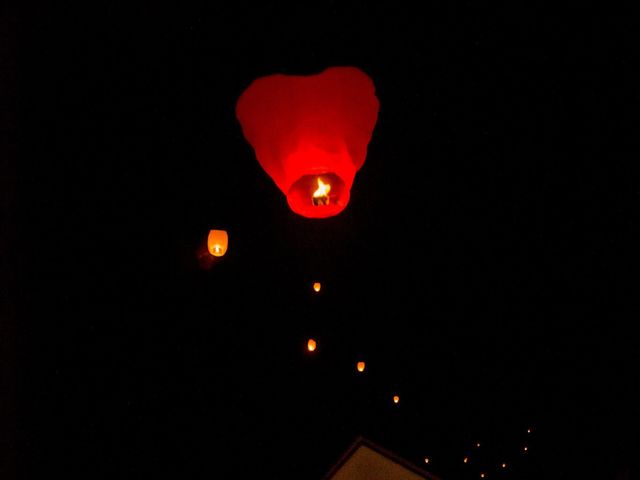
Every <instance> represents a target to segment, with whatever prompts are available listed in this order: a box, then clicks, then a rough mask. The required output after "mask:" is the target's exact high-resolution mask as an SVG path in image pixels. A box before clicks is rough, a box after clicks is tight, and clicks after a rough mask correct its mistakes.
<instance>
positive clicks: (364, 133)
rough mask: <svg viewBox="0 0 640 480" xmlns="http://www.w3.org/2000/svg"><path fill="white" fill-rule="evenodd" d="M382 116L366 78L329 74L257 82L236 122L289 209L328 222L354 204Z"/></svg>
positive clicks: (349, 70)
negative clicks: (356, 186)
mask: <svg viewBox="0 0 640 480" xmlns="http://www.w3.org/2000/svg"><path fill="white" fill-rule="evenodd" d="M378 109H379V103H378V99H377V98H376V96H375V90H374V85H373V82H372V81H371V79H370V78H369V77H368V76H367V75H366V74H365V73H363V72H362V71H361V70H359V69H357V68H354V67H331V68H328V69H326V70H325V71H323V72H322V73H319V74H317V75H308V76H297V75H270V76H267V77H262V78H258V79H257V80H255V81H254V82H253V83H252V84H251V85H250V86H249V87H248V88H247V89H246V90H245V91H244V92H243V93H242V95H241V96H240V98H239V99H238V103H237V106H236V115H237V117H238V120H239V121H240V124H241V126H242V131H243V133H244V136H245V138H246V139H247V141H248V142H249V143H250V144H251V146H253V148H254V150H255V152H256V157H257V159H258V161H259V162H260V165H262V168H264V170H265V171H266V172H267V173H268V174H269V176H271V178H272V179H273V181H274V182H275V183H276V185H277V186H278V188H280V190H282V192H283V193H284V194H285V195H286V197H287V202H288V203H289V206H290V208H291V210H293V211H294V212H296V213H298V214H300V215H302V216H304V217H310V218H326V217H330V216H333V215H336V214H338V213H340V212H341V211H342V210H344V208H345V207H346V206H347V204H348V203H349V196H350V192H351V186H352V185H353V180H354V178H355V174H356V172H357V171H358V170H359V169H360V167H362V165H363V164H364V161H365V158H366V154H367V145H368V144H369V141H370V140H371V133H372V131H373V127H374V126H375V123H376V120H377V117H378Z"/></svg>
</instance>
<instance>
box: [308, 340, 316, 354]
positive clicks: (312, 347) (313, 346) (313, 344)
mask: <svg viewBox="0 0 640 480" xmlns="http://www.w3.org/2000/svg"><path fill="white" fill-rule="evenodd" d="M315 349H316V341H315V340H314V339H313V338H310V339H309V341H308V342H307V350H309V351H310V352H313V351H314V350H315Z"/></svg>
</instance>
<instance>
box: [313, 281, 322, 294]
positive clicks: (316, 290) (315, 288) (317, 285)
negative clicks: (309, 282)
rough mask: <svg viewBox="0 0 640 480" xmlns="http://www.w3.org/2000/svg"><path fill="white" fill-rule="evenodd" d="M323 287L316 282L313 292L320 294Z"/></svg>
mask: <svg viewBox="0 0 640 480" xmlns="http://www.w3.org/2000/svg"><path fill="white" fill-rule="evenodd" d="M321 287H322V285H320V282H315V283H314V284H313V290H314V291H315V292H319V291H320V288H321Z"/></svg>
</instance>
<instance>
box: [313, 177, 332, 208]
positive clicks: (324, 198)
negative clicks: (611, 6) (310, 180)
mask: <svg viewBox="0 0 640 480" xmlns="http://www.w3.org/2000/svg"><path fill="white" fill-rule="evenodd" d="M329 192H331V184H329V183H324V182H323V181H322V179H321V178H320V177H318V188H317V189H316V191H315V192H313V204H314V205H315V206H316V207H317V206H318V205H329Z"/></svg>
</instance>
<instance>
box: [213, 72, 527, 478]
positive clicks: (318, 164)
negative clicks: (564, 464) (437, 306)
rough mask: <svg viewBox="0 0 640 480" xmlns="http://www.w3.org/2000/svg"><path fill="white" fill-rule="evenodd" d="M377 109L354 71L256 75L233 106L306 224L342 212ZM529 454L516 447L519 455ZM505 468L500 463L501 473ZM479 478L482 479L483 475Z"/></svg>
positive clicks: (363, 78)
mask: <svg viewBox="0 0 640 480" xmlns="http://www.w3.org/2000/svg"><path fill="white" fill-rule="evenodd" d="M378 111H379V102H378V99H377V97H376V95H375V89H374V85H373V82H372V81H371V79H370V78H369V77H368V76H367V75H366V74H365V73H363V72H362V71H361V70H359V69H358V68H354V67H331V68H328V69H326V70H325V71H323V72H321V73H319V74H316V75H307V76H296V75H270V76H266V77H261V78H258V79H256V80H254V81H253V82H252V83H251V84H250V85H249V87H248V88H247V89H246V90H245V91H244V92H243V93H242V95H241V96H240V97H239V99H238V102H237V105H236V116H237V118H238V120H239V122H240V125H241V127H242V131H243V134H244V136H245V138H246V140H247V141H248V142H249V144H250V145H251V146H252V147H253V149H254V151H255V155H256V158H257V160H258V162H259V163H260V165H261V166H262V168H263V169H264V170H265V171H266V173H267V174H268V175H269V176H270V177H271V179H272V180H273V181H274V183H275V184H276V185H277V187H278V188H279V189H280V190H281V191H282V193H284V195H285V196H286V199H287V203H288V204H289V207H290V209H291V210H292V211H293V212H295V213H296V214H299V215H301V216H304V217H307V218H327V217H331V216H334V215H337V214H338V213H340V212H342V211H343V210H344V209H345V207H346V206H347V204H348V202H349V199H350V192H351V187H352V185H353V181H354V178H355V175H356V172H357V171H358V170H359V169H360V168H361V167H362V165H363V164H364V161H365V158H366V153H367V147H368V144H369V142H370V140H371V135H372V132H373V128H374V126H375V124H376V121H377V117H378ZM228 246H229V235H228V233H227V231H226V230H223V229H212V230H210V231H209V235H208V238H207V250H208V253H209V254H210V255H211V256H212V257H222V256H224V255H225V254H226V253H227V250H228ZM312 288H313V291H314V292H316V293H319V292H320V290H321V289H322V284H321V283H320V282H314V283H313V285H312ZM317 348H318V343H317V341H316V340H315V339H313V338H309V339H308V340H307V350H308V351H309V352H315V351H316V350H317ZM365 369H366V362H365V361H363V360H357V361H356V362H355V370H356V372H357V373H358V374H362V373H364V371H365ZM391 401H392V402H393V403H394V404H398V403H400V396H399V395H397V394H394V395H393V396H392V397H391ZM527 433H528V434H530V433H531V429H530V428H529V429H527ZM480 446H481V444H480V443H476V444H475V447H476V448H480ZM528 450H529V449H528V447H527V446H523V447H522V452H523V453H527V452H528ZM424 463H425V464H431V463H432V459H431V458H429V457H425V458H424ZM462 463H464V464H469V463H471V456H464V457H463V458H462ZM507 465H508V464H507V463H506V462H502V463H500V465H499V469H501V470H504V469H506V468H507ZM479 476H480V478H481V479H484V478H488V473H487V472H486V471H482V472H480V473H479Z"/></svg>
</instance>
